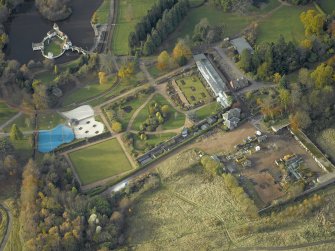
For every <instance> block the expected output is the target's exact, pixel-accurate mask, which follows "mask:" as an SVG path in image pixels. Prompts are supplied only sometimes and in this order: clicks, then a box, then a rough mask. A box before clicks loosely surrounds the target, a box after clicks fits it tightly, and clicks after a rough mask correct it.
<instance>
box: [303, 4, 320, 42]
mask: <svg viewBox="0 0 335 251" xmlns="http://www.w3.org/2000/svg"><path fill="white" fill-rule="evenodd" d="M300 20H301V22H302V23H303V24H304V27H305V35H306V36H311V35H317V36H319V35H321V34H322V33H323V26H324V24H325V21H326V20H325V17H324V15H322V14H320V13H318V12H317V11H316V10H307V11H305V12H302V13H301V14H300Z"/></svg>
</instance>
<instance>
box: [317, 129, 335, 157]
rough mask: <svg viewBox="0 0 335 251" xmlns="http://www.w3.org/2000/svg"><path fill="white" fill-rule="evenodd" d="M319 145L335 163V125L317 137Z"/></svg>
mask: <svg viewBox="0 0 335 251" xmlns="http://www.w3.org/2000/svg"><path fill="white" fill-rule="evenodd" d="M315 140H316V142H317V144H318V145H319V146H320V148H321V149H322V151H323V152H325V153H327V155H329V156H330V157H331V159H332V160H333V162H334V161H335V125H333V127H331V128H327V129H325V130H323V131H322V132H320V133H319V134H318V135H317V137H315Z"/></svg>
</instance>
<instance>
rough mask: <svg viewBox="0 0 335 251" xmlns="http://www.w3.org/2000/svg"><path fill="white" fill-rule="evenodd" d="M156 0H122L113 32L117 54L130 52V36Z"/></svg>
mask: <svg viewBox="0 0 335 251" xmlns="http://www.w3.org/2000/svg"><path fill="white" fill-rule="evenodd" d="M155 2H156V0H141V1H139V0H121V1H119V8H118V13H117V20H116V26H115V29H114V33H113V41H112V51H113V52H114V54H116V55H126V54H128V52H129V50H128V42H127V41H128V36H129V33H130V32H131V31H133V30H134V28H135V25H136V24H137V23H138V22H139V21H140V19H141V18H142V17H143V16H144V15H145V14H146V13H147V11H148V10H149V9H150V8H151V6H152V5H153V4H154V3H155Z"/></svg>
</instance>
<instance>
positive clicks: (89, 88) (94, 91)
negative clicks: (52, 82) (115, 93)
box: [63, 77, 116, 106]
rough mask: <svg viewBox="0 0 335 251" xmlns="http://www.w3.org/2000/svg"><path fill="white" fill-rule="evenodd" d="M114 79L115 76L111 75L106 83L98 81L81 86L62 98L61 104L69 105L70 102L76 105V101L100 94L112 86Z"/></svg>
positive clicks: (82, 100)
mask: <svg viewBox="0 0 335 251" xmlns="http://www.w3.org/2000/svg"><path fill="white" fill-rule="evenodd" d="M115 80H116V78H115V77H111V78H109V81H108V83H106V84H103V85H101V84H99V83H94V84H88V85H86V86H85V87H82V88H81V89H77V90H75V91H74V92H72V93H70V94H69V95H67V96H66V97H65V99H64V100H63V106H69V105H71V104H73V105H76V104H77V103H80V102H84V101H85V100H87V99H89V98H93V97H95V96H97V95H100V94H101V93H103V92H105V91H106V90H108V89H109V88H111V87H113V84H114V83H115Z"/></svg>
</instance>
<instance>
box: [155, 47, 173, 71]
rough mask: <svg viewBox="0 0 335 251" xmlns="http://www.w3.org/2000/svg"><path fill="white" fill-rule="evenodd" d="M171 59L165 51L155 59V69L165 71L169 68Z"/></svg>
mask: <svg viewBox="0 0 335 251" xmlns="http://www.w3.org/2000/svg"><path fill="white" fill-rule="evenodd" d="M170 64H171V58H170V55H169V53H168V52H167V51H162V52H161V53H160V54H159V55H158V57H157V68H158V69H159V70H165V69H168V68H169V67H170Z"/></svg>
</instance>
